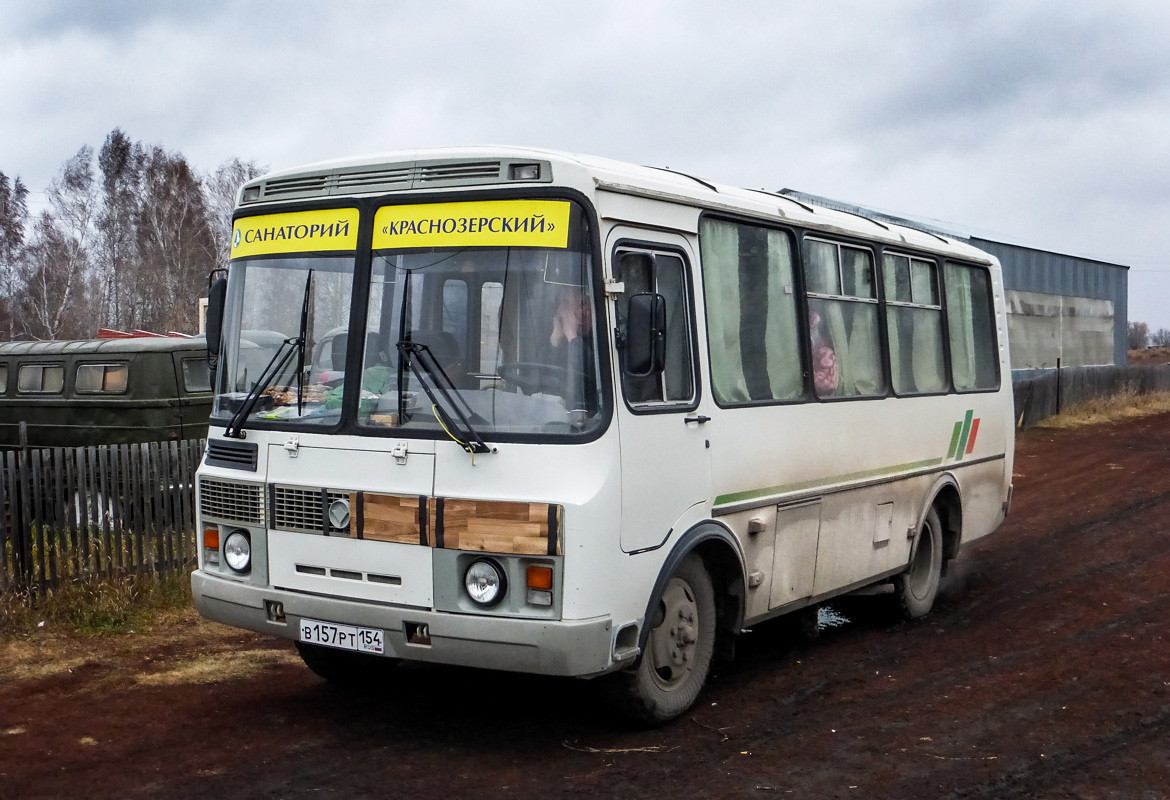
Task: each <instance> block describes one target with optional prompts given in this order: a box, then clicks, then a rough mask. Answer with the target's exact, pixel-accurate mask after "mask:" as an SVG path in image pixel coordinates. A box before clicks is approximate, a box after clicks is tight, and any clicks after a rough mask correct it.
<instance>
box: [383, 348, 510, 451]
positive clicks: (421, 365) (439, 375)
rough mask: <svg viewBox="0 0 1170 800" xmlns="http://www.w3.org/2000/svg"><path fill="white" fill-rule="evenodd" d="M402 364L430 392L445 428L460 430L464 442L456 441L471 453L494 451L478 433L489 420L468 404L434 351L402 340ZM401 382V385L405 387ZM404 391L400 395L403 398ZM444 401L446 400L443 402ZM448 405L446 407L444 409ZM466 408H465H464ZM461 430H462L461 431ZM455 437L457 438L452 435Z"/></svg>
mask: <svg viewBox="0 0 1170 800" xmlns="http://www.w3.org/2000/svg"><path fill="white" fill-rule="evenodd" d="M398 362H399V365H400V366H401V365H402V364H403V362H405V366H406V367H408V368H409V369H410V371H411V372H413V373H414V375H415V377H416V378H418V382H419V383H420V384H421V385H422V388H423V391H424V392H426V393H427V397H429V398H430V399H431V403H433V404H434V407H435V411H436V413H437V414H441V415H442V416H443V417H444V419H441V420H439V421H440V422H441V423H443V425H444V426H449V427H451V428H455V429H456V430H459V432H460V434H462V436H463V441H459V440H458V439H455V441H456V442H458V444H459V445H460V446H461V447H462V448H463V449H464V450H466V451H467V452H469V453H490V452H492V448H491V447H489V446H488V445H487V444H486V443H485V442H484V440H483V437H482V436H480V435H479V432H478V431H476V429H475V426H476V425H487V424H488V421H487V420H486V419H484V418H483V417H481V416H480V415H479V414H476V413H475V412H474V411H472V409H471V406H469V405H468V404H467V400H466V399H464V397H463V395H462V394H461V393H460V391H459V389H458V388H457V387H456V386H455V384H454V383H453V382H452V381H451V377H450V376H449V375H448V374H447V372H446V370H444V369H443V365H442V364H440V363H439V361H438V359H436V358H435V355H434V353H432V352H431V348H429V347H427V346H426V345H425V344H422V343H420V342H412V341H408V340H405V339H400V340H399V342H398ZM401 385H402V384H401V382H399V386H401ZM401 396H402V392H401V391H400V392H399V397H401ZM440 398H441V399H442V401H440ZM444 402H445V405H446V407H444ZM461 406H462V407H461ZM447 408H450V410H451V412H454V414H455V415H456V416H457V417H458V418H459V422H460V425H458V426H457V425H455V422H454V420H452V419H451V413H450V412H448V410H447ZM460 428H461V429H462V430H460ZM451 438H453V439H454V438H455V437H454V436H452V437H451Z"/></svg>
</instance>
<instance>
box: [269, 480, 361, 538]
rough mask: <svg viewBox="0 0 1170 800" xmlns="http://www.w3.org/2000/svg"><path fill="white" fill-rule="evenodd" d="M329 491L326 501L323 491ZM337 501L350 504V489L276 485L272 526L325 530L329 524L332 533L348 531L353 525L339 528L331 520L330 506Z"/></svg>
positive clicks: (305, 531)
mask: <svg viewBox="0 0 1170 800" xmlns="http://www.w3.org/2000/svg"><path fill="white" fill-rule="evenodd" d="M322 491H324V492H325V501H324V503H322V498H321V492H322ZM337 500H344V501H346V503H347V504H348V502H349V492H339V491H336V490H333V489H306V488H294V487H291V486H273V487H272V527H273V528H276V529H277V530H282V531H298V532H301V533H324V532H325V525H326V524H328V525H329V528H328V530H329V533H331V534H348V533H349V530H350V524H349V523H348V522H347V523H346V524H345V525H344V526H342V527H338V526H336V525H334V524H332V523H330V522H327V520H328V516H327V514H328V508H329V505H330V504H331V503H333V502H335V501H337Z"/></svg>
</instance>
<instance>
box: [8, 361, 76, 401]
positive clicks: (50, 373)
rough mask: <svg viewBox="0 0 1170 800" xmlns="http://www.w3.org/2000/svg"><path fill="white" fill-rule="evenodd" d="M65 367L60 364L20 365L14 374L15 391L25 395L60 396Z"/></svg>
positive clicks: (63, 383)
mask: <svg viewBox="0 0 1170 800" xmlns="http://www.w3.org/2000/svg"><path fill="white" fill-rule="evenodd" d="M64 388H65V367H63V366H62V365H60V364H22V365H21V367H20V371H19V372H17V373H16V390H17V391H18V392H24V393H26V394H61V391H62V390H63V389H64Z"/></svg>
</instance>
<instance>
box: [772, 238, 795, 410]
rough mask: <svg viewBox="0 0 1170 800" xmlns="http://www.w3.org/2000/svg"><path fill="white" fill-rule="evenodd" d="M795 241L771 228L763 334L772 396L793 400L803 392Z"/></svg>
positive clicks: (778, 398) (777, 398)
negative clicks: (796, 290) (766, 323)
mask: <svg viewBox="0 0 1170 800" xmlns="http://www.w3.org/2000/svg"><path fill="white" fill-rule="evenodd" d="M792 273H793V264H792V243H791V240H790V239H789V238H788V236H787V235H785V234H783V233H781V232H780V231H769V232H768V325H767V330H766V332H765V334H764V343H765V349H766V351H767V364H768V380H769V383H770V384H771V388H772V398H773V399H776V400H790V399H793V398H796V397H799V396H800V395H801V394H802V393H803V392H804V376H803V374H802V373H803V370H802V369H801V365H800V350H799V347H798V344H797V343H798V342H799V341H800V338H799V337H798V336H797V331H799V330H800V327H799V325H798V324H797V319H796V293H795V288H794V285H793V274H792Z"/></svg>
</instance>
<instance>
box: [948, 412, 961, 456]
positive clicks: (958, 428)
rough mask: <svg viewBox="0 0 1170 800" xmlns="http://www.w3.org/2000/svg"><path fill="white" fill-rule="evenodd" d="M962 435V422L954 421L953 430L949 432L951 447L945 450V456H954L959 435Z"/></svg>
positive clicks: (957, 447) (957, 446)
mask: <svg viewBox="0 0 1170 800" xmlns="http://www.w3.org/2000/svg"><path fill="white" fill-rule="evenodd" d="M962 435H963V422H962V421H961V420H960V421H959V422H956V423H955V432H954V433H952V434H951V447H950V449H949V450H947V458H954V457H955V453H956V452H957V451H958V449H959V437H960V436H962Z"/></svg>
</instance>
